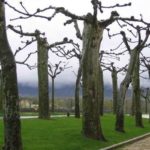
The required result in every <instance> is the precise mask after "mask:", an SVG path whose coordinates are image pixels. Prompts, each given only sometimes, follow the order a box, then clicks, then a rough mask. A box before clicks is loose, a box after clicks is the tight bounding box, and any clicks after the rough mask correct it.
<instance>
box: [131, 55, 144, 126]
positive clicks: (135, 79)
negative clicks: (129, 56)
mask: <svg viewBox="0 0 150 150" xmlns="http://www.w3.org/2000/svg"><path fill="white" fill-rule="evenodd" d="M139 61H140V59H139V53H138V56H137V58H136V62H135V66H134V70H133V76H132V85H133V94H134V101H135V124H136V126H137V127H143V123H142V111H141V96H140V78H139V69H140V62H139Z"/></svg>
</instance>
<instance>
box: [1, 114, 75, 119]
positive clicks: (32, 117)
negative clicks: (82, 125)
mask: <svg viewBox="0 0 150 150" xmlns="http://www.w3.org/2000/svg"><path fill="white" fill-rule="evenodd" d="M73 116H74V115H70V117H73ZM56 117H57V118H60V117H67V115H51V118H56ZM20 118H21V119H35V118H38V116H21V117H20ZM0 119H3V117H0Z"/></svg>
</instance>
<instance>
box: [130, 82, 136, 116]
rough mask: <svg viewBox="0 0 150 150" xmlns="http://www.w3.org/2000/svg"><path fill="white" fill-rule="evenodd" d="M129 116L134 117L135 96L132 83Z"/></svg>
mask: <svg viewBox="0 0 150 150" xmlns="http://www.w3.org/2000/svg"><path fill="white" fill-rule="evenodd" d="M131 115H132V116H134V115H135V95H134V91H133V83H132V103H131Z"/></svg>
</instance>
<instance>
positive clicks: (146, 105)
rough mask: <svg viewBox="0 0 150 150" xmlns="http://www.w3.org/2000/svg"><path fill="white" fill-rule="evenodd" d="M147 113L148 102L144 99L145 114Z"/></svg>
mask: <svg viewBox="0 0 150 150" xmlns="http://www.w3.org/2000/svg"><path fill="white" fill-rule="evenodd" d="M147 113H148V100H147V99H145V114H147Z"/></svg>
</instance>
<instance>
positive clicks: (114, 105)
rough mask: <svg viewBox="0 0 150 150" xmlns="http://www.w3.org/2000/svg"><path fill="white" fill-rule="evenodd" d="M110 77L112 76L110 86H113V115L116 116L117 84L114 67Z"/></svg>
mask: <svg viewBox="0 0 150 150" xmlns="http://www.w3.org/2000/svg"><path fill="white" fill-rule="evenodd" d="M111 76H112V86H113V113H114V114H116V111H117V98H118V82H117V71H116V69H115V67H113V70H112V73H111Z"/></svg>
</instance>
